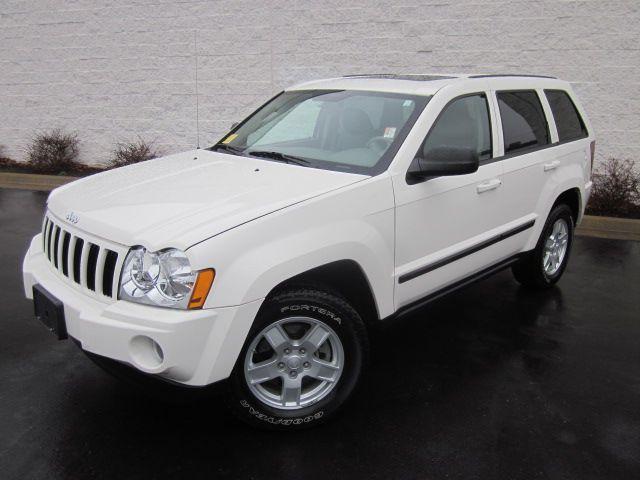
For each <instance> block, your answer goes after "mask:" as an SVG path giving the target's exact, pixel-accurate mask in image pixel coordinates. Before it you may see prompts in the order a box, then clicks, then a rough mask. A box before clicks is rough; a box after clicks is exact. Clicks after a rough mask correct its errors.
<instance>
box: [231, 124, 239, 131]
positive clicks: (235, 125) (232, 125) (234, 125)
mask: <svg viewBox="0 0 640 480" xmlns="http://www.w3.org/2000/svg"><path fill="white" fill-rule="evenodd" d="M238 125H240V122H233V123H232V124H231V130H233V129H234V128H236V127H237V126H238Z"/></svg>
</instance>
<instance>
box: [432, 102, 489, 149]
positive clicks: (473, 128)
mask: <svg viewBox="0 0 640 480" xmlns="http://www.w3.org/2000/svg"><path fill="white" fill-rule="evenodd" d="M440 148H460V149H465V150H472V151H474V152H476V153H477V154H478V158H479V160H481V161H482V160H487V159H489V158H491V153H492V149H491V120H490V117H489V109H488V107H487V98H486V97H485V95H484V94H473V95H467V96H464V97H460V98H458V99H456V100H453V101H452V102H451V103H449V104H448V105H447V106H446V107H444V110H442V113H441V114H440V116H439V117H438V119H437V120H436V123H435V124H434V125H433V127H432V128H431V131H430V132H429V134H428V135H427V138H426V139H425V141H424V143H423V145H422V156H423V158H426V159H428V158H429V156H430V154H431V153H432V152H434V151H435V150H437V149H440Z"/></svg>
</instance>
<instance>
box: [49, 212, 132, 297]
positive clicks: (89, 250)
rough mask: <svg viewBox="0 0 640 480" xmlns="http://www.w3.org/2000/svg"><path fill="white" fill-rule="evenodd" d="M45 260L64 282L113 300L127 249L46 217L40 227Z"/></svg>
mask: <svg viewBox="0 0 640 480" xmlns="http://www.w3.org/2000/svg"><path fill="white" fill-rule="evenodd" d="M42 245H43V252H44V255H45V257H46V258H47V259H48V260H49V263H50V264H51V266H52V267H53V268H54V269H55V270H56V271H57V272H59V274H60V277H61V278H63V279H65V281H68V282H70V284H71V285H73V286H75V287H76V288H79V289H83V290H85V292H87V293H91V294H92V295H96V296H99V297H103V296H104V297H107V298H111V299H116V298H117V296H118V295H117V294H118V291H117V289H118V284H119V279H120V269H121V268H122V262H123V260H124V257H125V256H126V252H127V251H128V249H127V248H126V247H122V246H120V245H117V244H113V243H110V242H107V241H106V240H105V241H103V240H101V239H99V238H96V237H94V236H92V235H90V234H84V233H83V232H81V231H77V230H76V229H75V228H74V227H72V226H66V225H65V224H64V223H63V222H62V221H59V220H56V219H55V217H53V216H52V215H51V214H47V217H46V218H45V221H44V223H43V226H42Z"/></svg>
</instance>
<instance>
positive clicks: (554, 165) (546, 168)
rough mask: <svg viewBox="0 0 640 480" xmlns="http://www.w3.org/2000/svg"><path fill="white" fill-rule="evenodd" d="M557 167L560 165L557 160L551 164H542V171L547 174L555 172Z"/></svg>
mask: <svg viewBox="0 0 640 480" xmlns="http://www.w3.org/2000/svg"><path fill="white" fill-rule="evenodd" d="M558 165H560V161H559V160H554V161H553V162H551V163H545V164H544V171H545V172H548V171H549V170H555V169H556V168H558Z"/></svg>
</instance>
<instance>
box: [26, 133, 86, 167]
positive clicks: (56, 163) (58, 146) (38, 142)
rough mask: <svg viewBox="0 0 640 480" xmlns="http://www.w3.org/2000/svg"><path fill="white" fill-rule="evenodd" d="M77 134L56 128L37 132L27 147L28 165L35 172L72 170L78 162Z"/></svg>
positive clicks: (79, 165)
mask: <svg viewBox="0 0 640 480" xmlns="http://www.w3.org/2000/svg"><path fill="white" fill-rule="evenodd" d="M78 144H79V141H78V136H77V134H76V133H66V132H64V131H63V130H61V129H59V128H56V129H53V130H50V131H48V132H43V133H38V134H37V135H36V136H35V137H34V138H33V140H32V141H31V144H30V145H29V146H28V147H27V159H28V163H29V165H30V167H31V168H32V169H33V171H34V172H37V173H50V174H63V173H69V172H73V171H75V170H77V169H79V167H80V168H81V164H80V163H79V162H78V153H79V148H78Z"/></svg>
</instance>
